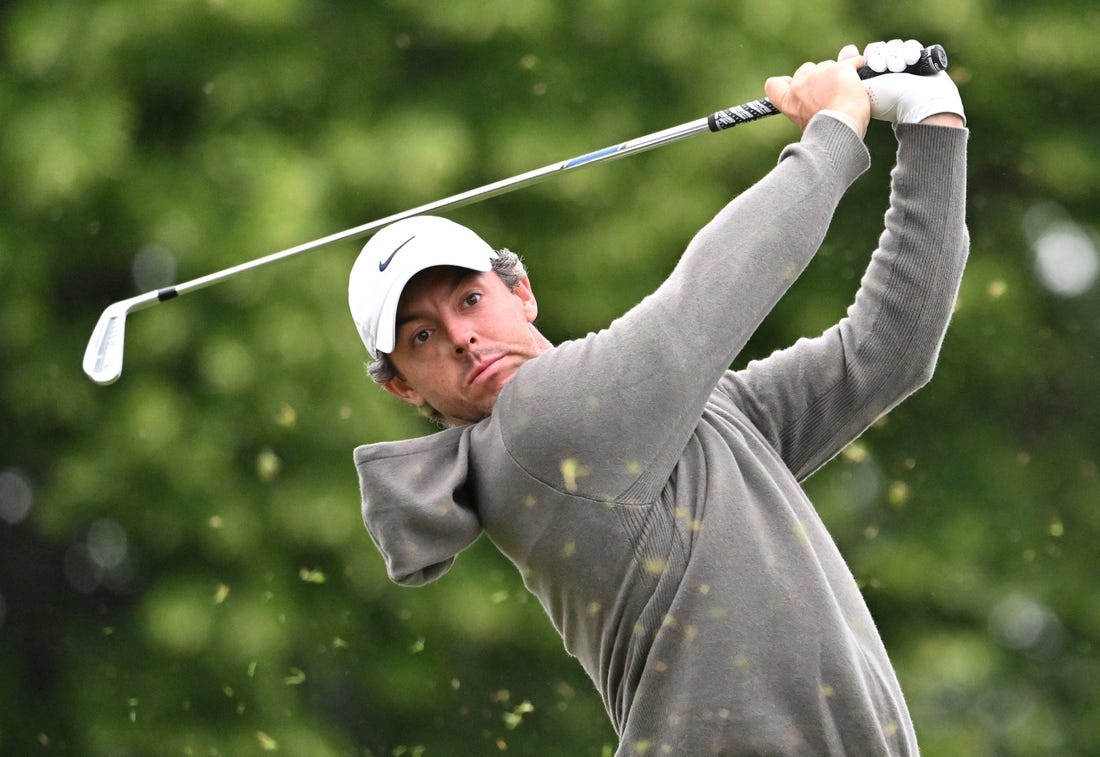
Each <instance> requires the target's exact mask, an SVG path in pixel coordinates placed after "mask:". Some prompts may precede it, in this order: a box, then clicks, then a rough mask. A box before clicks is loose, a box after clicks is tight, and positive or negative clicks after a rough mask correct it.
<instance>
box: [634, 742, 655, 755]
mask: <svg viewBox="0 0 1100 757" xmlns="http://www.w3.org/2000/svg"><path fill="white" fill-rule="evenodd" d="M652 746H653V744H652V743H650V742H649V741H647V740H645V739H643V740H641V741H635V742H634V754H639V755H643V754H646V753H647V752H649V750H650V748H651V747H652Z"/></svg>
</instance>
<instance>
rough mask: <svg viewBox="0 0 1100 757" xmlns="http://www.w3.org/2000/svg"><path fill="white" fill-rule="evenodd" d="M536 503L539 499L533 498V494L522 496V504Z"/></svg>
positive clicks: (532, 504)
mask: <svg viewBox="0 0 1100 757" xmlns="http://www.w3.org/2000/svg"><path fill="white" fill-rule="evenodd" d="M538 503H539V501H538V500H537V499H535V495H534V494H528V495H527V496H526V497H524V498H523V504H524V505H525V506H527V507H534V506H535V505H537V504H538Z"/></svg>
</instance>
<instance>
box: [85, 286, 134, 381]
mask: <svg viewBox="0 0 1100 757" xmlns="http://www.w3.org/2000/svg"><path fill="white" fill-rule="evenodd" d="M116 304H117V303H116ZM125 332H126V309H125V308H119V307H115V306H112V307H109V308H107V309H106V310H105V311H103V315H101V316H100V317H99V322H98V323H97V324H96V327H95V331H93V332H92V339H91V341H89V342H88V347H87V349H86V350H85V351H84V372H85V373H86V374H88V378H90V379H91V380H92V381H94V382H96V383H97V384H112V383H114V382H115V381H117V380H118V377H119V376H121V375H122V348H123V346H124V344H125V335H126V334H125Z"/></svg>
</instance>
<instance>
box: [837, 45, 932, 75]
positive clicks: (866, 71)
mask: <svg viewBox="0 0 1100 757" xmlns="http://www.w3.org/2000/svg"><path fill="white" fill-rule="evenodd" d="M946 70H947V51H946V50H944V49H943V46H942V45H929V46H928V47H926V48H924V49H923V50H921V51H920V58H918V59H917V62H916V63H914V64H913V65H911V66H906V67H905V70H904V71H899V72H897V73H903V74H917V75H919V76H928V75H929V74H936V73H939V72H940V71H946ZM890 73H895V72H893V71H874V70H872V69H870V68H868V67H867V66H863V67H862V68H860V69H859V78H860V79H870V78H871V77H873V76H882V75H883V74H890Z"/></svg>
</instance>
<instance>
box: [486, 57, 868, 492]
mask: <svg viewBox="0 0 1100 757" xmlns="http://www.w3.org/2000/svg"><path fill="white" fill-rule="evenodd" d="M855 68H856V66H855V62H847V61H846V62H843V63H841V64H837V63H831V64H822V65H820V66H813V67H805V66H804V67H803V68H802V69H799V72H798V73H796V75H795V77H792V78H791V82H792V83H793V82H795V81H796V80H797V81H798V86H797V88H796V91H795V94H794V95H792V98H793V99H788V100H786V101H785V102H784V107H791V104H792V103H799V104H803V105H805V110H804V112H808V111H810V110H812V111H814V112H816V111H819V110H829V111H832V112H833V113H846V112H847V111H849V110H850V103H851V102H852V101H856V102H858V100H859V97H862V98H863V100H864V102H866V100H867V95H866V93H865V91H864V89H863V87H862V84H861V83H860V82H859V79H858V76H857V75H856V73H855ZM839 118H840V120H838V118H837V117H828V116H818V117H817V118H813V119H812V121H811V123H809V124H808V125H807V128H806V131H805V133H804V135H803V138H802V140H801V141H800V142H798V143H796V144H793V145H790V146H789V147H787V148H786V149H785V150H784V151H783V153H782V155H781V157H780V160H779V164H778V165H777V166H776V168H775V169H773V170H772V171H771V172H770V173H769V174H768V175H767V176H766V177H764V178H763V179H762V180H761V181H760V182H758V183H757V184H756V185H754V186H753V187H752V188H750V189H749V190H747V191H746V192H744V193H743V194H742V195H740V196H739V197H737V198H736V199H735V200H733V201H732V202H731V203H730V204H729V205H727V206H726V207H725V208H724V209H723V210H722V211H721V212H719V213H718V215H717V216H716V217H715V218H714V220H712V221H711V222H710V223H708V224H707V225H706V226H705V227H704V228H703V229H702V230H701V231H700V232H699V233H698V234H697V235H696V237H695V238H694V239H693V240H692V241H691V243H690V244H689V246H688V248H687V250H686V251H685V253H684V255H683V256H682V258H681V259H680V261H679V263H678V265H677V266H676V268H675V269H674V271H673V272H672V274H671V275H670V276H669V278H668V279H667V280H666V281H665V282H664V283H663V284H662V285H661V286H660V287H659V288H658V289H657V291H656V292H654V293H653V294H652V295H650V296H649V297H647V298H646V299H645V300H643V301H642V302H641V303H639V304H638V305H637V306H635V307H634V308H633V309H632V310H631V311H629V312H628V313H627V314H626V315H624V316H623V317H622V318H620V319H619V320H617V321H616V322H615V323H613V324H612V325H611V326H610V327H609V328H607V329H606V330H604V331H602V332H600V333H598V334H594V335H590V336H589V337H587V338H585V339H582V340H577V341H575V342H569V343H566V344H563V345H560V346H559V347H558V348H556V349H554V350H552V351H551V352H548V353H545V354H544V355H542V356H540V357H539V358H538V359H536V360H533V361H531V362H530V363H529V364H528V365H526V366H524V368H523V369H522V370H521V373H520V374H519V376H518V377H517V380H516V381H515V382H513V384H512V385H509V387H507V388H506V390H505V391H504V392H502V394H501V396H500V399H499V403H501V404H500V405H498V407H500V408H501V409H502V410H503V411H504V412H503V413H502V414H501V416H500V417H502V418H512V419H516V420H515V422H513V423H510V424H508V425H507V426H504V427H502V433H503V434H504V436H505V443H506V444H507V445H508V448H509V450H510V452H511V453H512V454H513V456H514V457H515V458H516V460H517V462H519V463H520V464H521V465H523V466H524V467H525V468H527V469H528V471H529V472H530V473H531V474H533V475H535V476H536V477H538V478H540V479H542V480H544V481H547V482H553V481H560V480H561V472H560V470H559V467H560V465H561V463H562V461H563V460H566V459H569V460H573V461H576V464H577V465H578V466H580V467H581V468H582V469H583V470H584V471H585V474H586V475H585V476H584V477H583V478H581V479H579V482H578V483H579V485H580V486H582V487H583V491H582V492H581V493H584V494H586V495H587V496H591V497H593V498H595V499H602V498H616V499H620V500H624V499H626V500H629V499H631V498H632V497H635V496H636V497H638V498H639V500H645V499H646V498H647V497H649V496H652V494H653V492H654V491H655V490H656V489H657V488H659V486H660V485H661V484H663V482H664V481H665V480H667V477H668V475H669V474H670V472H671V470H672V466H673V465H674V464H675V461H676V460H677V459H678V457H679V455H680V453H681V451H682V450H683V446H684V444H685V443H686V441H687V439H688V437H689V436H690V434H691V432H692V430H693V429H694V428H695V426H696V425H697V423H698V422H699V419H700V417H701V414H702V412H703V408H704V406H705V404H706V401H707V398H708V397H709V395H710V393H711V392H712V391H713V390H714V387H715V385H716V384H717V383H718V381H719V380H720V379H721V377H722V375H723V373H724V372H725V371H726V369H728V367H729V365H730V363H731V362H732V361H733V359H734V358H735V357H736V355H737V354H738V353H739V352H740V350H741V349H742V348H743V346H744V344H745V343H746V341H747V340H748V339H749V337H750V336H751V335H752V333H753V332H754V331H755V330H756V328H757V326H758V325H759V323H760V321H761V320H762V319H763V318H764V317H765V316H766V315H767V314H768V312H770V311H771V309H772V308H773V307H774V306H775V304H776V302H777V301H778V300H779V298H780V297H781V296H782V295H783V294H784V292H786V291H787V289H788V288H789V287H790V285H791V284H792V283H793V282H794V281H795V279H796V278H797V277H798V275H799V274H800V273H801V272H802V271H803V270H804V268H805V266H806V265H807V264H808V263H809V261H810V260H811V259H812V258H813V255H814V254H815V253H816V251H817V249H818V247H819V246H820V244H821V241H822V239H823V237H824V235H825V232H826V230H827V228H828V226H829V223H830V221H831V218H832V214H833V211H834V209H835V207H836V204H837V202H838V201H839V200H840V197H841V196H842V195H843V193H844V191H845V190H846V189H847V187H848V186H849V184H850V183H851V182H852V181H853V180H854V179H855V178H856V177H857V176H858V175H859V174H860V173H861V172H862V171H864V170H865V169H866V167H867V165H868V162H869V160H868V156H867V151H866V148H865V147H864V146H863V144H862V142H861V141H860V137H859V134H858V131H857V130H856V129H853V128H851V126H850V120H856V121H857V122H858V119H859V116H858V115H852V114H850V113H849V114H848V115H847V116H845V115H841V116H840V117H839ZM641 233H644V232H643V231H642V230H640V231H639V234H641ZM520 378H522V380H520Z"/></svg>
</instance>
